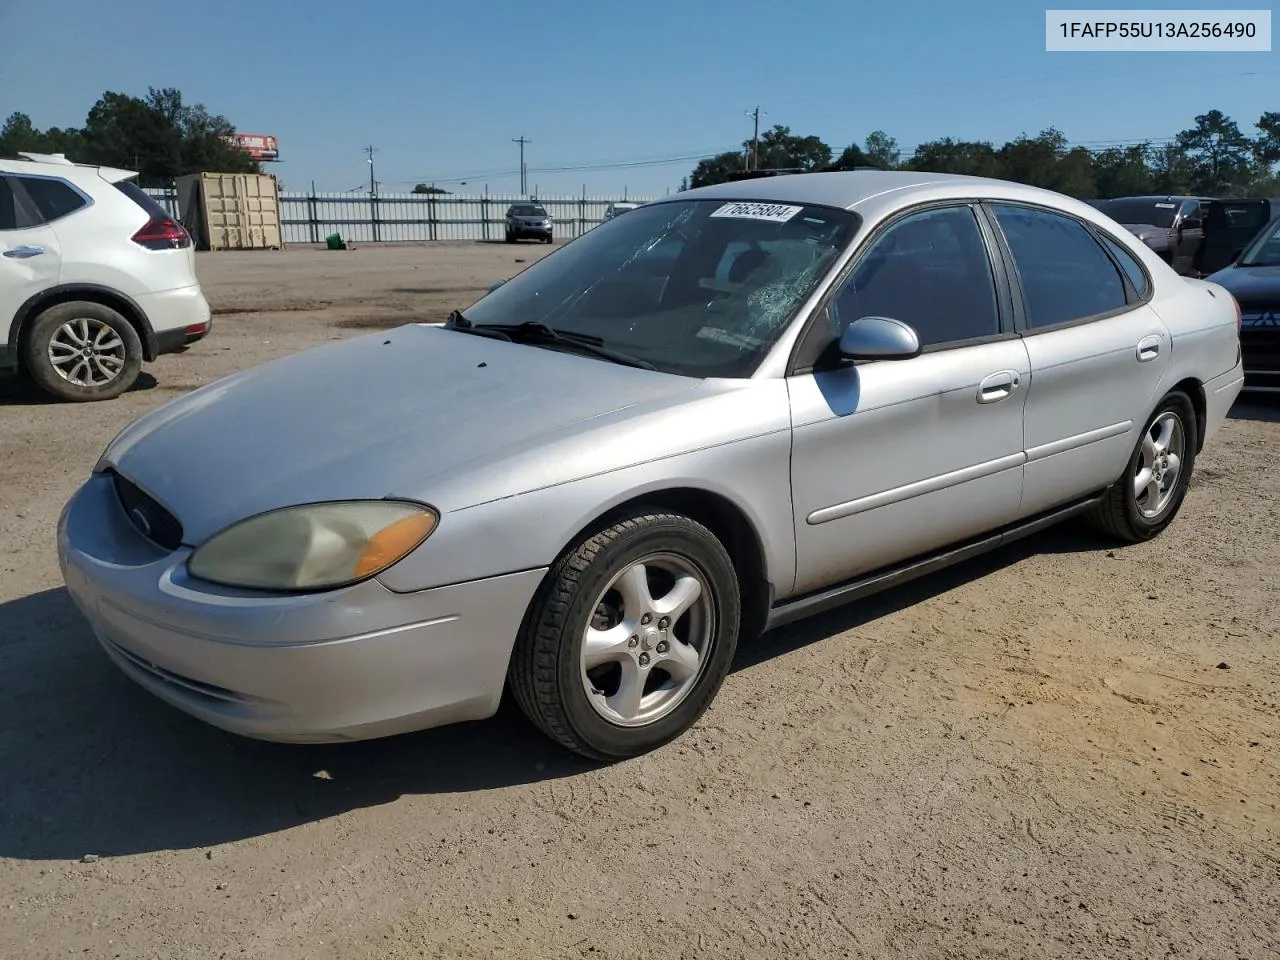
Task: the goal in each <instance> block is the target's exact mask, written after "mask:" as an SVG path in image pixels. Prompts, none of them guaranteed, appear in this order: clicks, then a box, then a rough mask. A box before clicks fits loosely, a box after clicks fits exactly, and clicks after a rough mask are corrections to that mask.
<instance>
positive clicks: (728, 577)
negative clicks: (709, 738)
mask: <svg viewBox="0 0 1280 960" xmlns="http://www.w3.org/2000/svg"><path fill="white" fill-rule="evenodd" d="M740 616H741V598H740V596H739V591H738V578H737V574H736V573H735V571H734V568H733V562H732V561H731V560H730V558H729V554H728V553H727V552H726V550H725V548H724V546H723V545H722V544H721V543H720V541H719V540H717V539H716V537H715V536H714V535H713V534H712V533H711V531H709V530H708V529H707V528H706V527H704V526H702V525H701V524H699V523H696V522H695V521H693V520H691V519H689V518H688V517H685V516H681V515H679V514H671V513H665V512H661V511H657V510H649V511H645V510H641V511H637V512H635V513H632V514H630V515H627V516H624V517H623V518H622V519H620V520H618V521H617V522H616V523H613V524H611V525H610V526H608V527H606V528H604V529H603V530H600V531H598V532H596V533H593V534H591V535H589V536H587V537H585V538H584V539H583V540H582V541H581V542H579V543H577V544H574V545H573V546H571V547H570V548H569V549H568V550H566V551H565V552H564V553H563V554H562V555H561V557H560V559H559V560H557V561H556V563H555V564H554V565H553V566H552V568H551V570H550V571H548V573H547V579H546V581H545V583H544V584H543V587H542V589H541V590H540V591H539V593H538V595H537V597H535V599H534V602H533V604H532V605H531V607H530V609H529V613H528V615H527V616H526V618H525V624H524V627H523V629H522V631H521V636H520V639H519V641H518V642H517V644H516V648H515V651H514V652H513V655H512V659H511V666H510V670H509V674H508V680H509V683H510V687H511V691H512V693H513V694H514V696H515V699H516V702H517V703H519V705H520V708H521V710H523V711H524V713H525V715H526V716H527V717H528V718H529V719H530V720H531V721H532V722H533V724H534V725H535V726H537V727H538V728H539V729H541V730H542V731H543V733H545V734H546V735H547V736H549V737H550V738H551V739H553V740H555V741H556V742H558V743H559V744H561V745H562V746H564V747H566V748H567V749H569V750H571V751H573V752H575V753H578V754H581V755H582V756H584V757H588V758H591V759H595V760H621V759H624V758H627V757H634V756H637V755H639V754H642V753H646V752H648V751H650V750H654V749H656V748H657V747H660V746H662V745H663V744H665V743H668V742H669V741H671V740H674V739H675V738H676V737H678V736H680V735H681V734H683V733H684V732H685V731H686V730H688V729H689V728H690V727H691V726H693V724H694V723H696V722H697V720H698V718H699V717H701V716H702V714H703V712H704V711H705V710H706V709H707V707H708V706H709V705H710V703H711V700H712V698H713V697H715V695H716V693H717V692H718V691H719V689H720V686H721V685H722V684H723V682H724V678H725V675H726V674H727V673H728V671H729V664H730V663H731V661H732V660H733V654H734V651H735V649H736V647H737V642H738V630H739V621H740Z"/></svg>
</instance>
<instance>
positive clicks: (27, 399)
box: [0, 371, 158, 407]
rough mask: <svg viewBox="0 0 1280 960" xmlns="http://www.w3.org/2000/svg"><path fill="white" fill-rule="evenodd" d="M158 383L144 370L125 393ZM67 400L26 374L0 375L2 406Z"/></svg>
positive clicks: (139, 390) (152, 386) (39, 405)
mask: <svg viewBox="0 0 1280 960" xmlns="http://www.w3.org/2000/svg"><path fill="white" fill-rule="evenodd" d="M157 383H158V381H157V380H156V378H155V377H153V376H152V375H151V374H149V373H147V372H146V371H143V372H142V373H140V374H138V379H137V380H135V381H134V384H133V386H131V387H130V388H129V389H128V390H126V391H125V393H139V392H142V391H145V390H153V389H155V387H156V385H157ZM65 402H66V401H64V400H59V399H57V398H56V397H52V396H50V395H49V394H47V393H45V392H44V391H43V390H41V389H40V388H39V387H37V386H36V385H35V384H34V383H32V382H31V381H30V380H28V379H27V378H26V377H24V376H19V375H17V374H4V375H0V407H42V406H46V405H51V404H59V403H65Z"/></svg>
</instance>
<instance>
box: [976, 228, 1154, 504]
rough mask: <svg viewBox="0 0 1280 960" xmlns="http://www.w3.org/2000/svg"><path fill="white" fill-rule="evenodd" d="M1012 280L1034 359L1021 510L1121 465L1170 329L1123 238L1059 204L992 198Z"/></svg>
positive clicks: (1067, 496)
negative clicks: (1155, 307) (1062, 210)
mask: <svg viewBox="0 0 1280 960" xmlns="http://www.w3.org/2000/svg"><path fill="white" fill-rule="evenodd" d="M988 209H989V210H990V212H991V214H992V219H993V220H994V221H995V223H996V224H997V225H998V227H999V229H1000V234H1001V236H1002V238H1003V240H1004V244H1005V253H1006V256H1008V257H1009V259H1010V261H1011V266H1010V272H1011V274H1012V275H1013V276H1014V278H1015V280H1016V284H1017V286H1018V287H1020V296H1018V297H1016V298H1015V307H1016V308H1017V325H1018V329H1019V330H1020V331H1021V332H1022V336H1023V342H1024V343H1025V344H1026V347H1027V353H1028V356H1029V357H1030V361H1031V377H1030V382H1029V384H1028V385H1027V396H1026V410H1025V415H1024V418H1023V419H1024V424H1025V439H1024V443H1025V445H1026V446H1025V452H1026V458H1027V461H1026V468H1025V478H1024V488H1023V498H1022V508H1021V513H1020V516H1022V517H1030V516H1033V515H1035V514H1037V513H1041V512H1043V511H1045V510H1048V509H1051V508H1053V507H1055V506H1060V505H1063V504H1066V503H1068V502H1069V501H1071V500H1074V499H1077V498H1079V497H1082V496H1084V495H1086V494H1089V493H1092V492H1094V491H1096V490H1100V489H1101V488H1103V487H1105V486H1107V485H1108V484H1111V483H1113V482H1114V481H1115V480H1116V478H1117V477H1119V476H1120V474H1121V472H1122V471H1123V469H1124V466H1125V464H1126V463H1127V462H1128V458H1129V456H1130V454H1131V452H1132V450H1133V448H1134V444H1135V443H1136V442H1137V437H1138V434H1139V432H1140V431H1141V430H1142V428H1143V426H1144V425H1145V423H1146V419H1147V417H1148V415H1149V414H1150V412H1151V410H1152V408H1153V406H1154V405H1155V402H1156V400H1157V399H1158V394H1159V391H1160V389H1161V381H1162V378H1163V376H1164V372H1165V370H1166V368H1167V366H1168V363H1169V352H1170V347H1171V344H1172V340H1171V337H1170V334H1169V331H1168V329H1167V328H1166V327H1165V325H1164V323H1163V321H1161V319H1160V317H1159V316H1157V315H1156V313H1155V311H1154V310H1152V309H1151V307H1150V306H1149V305H1148V301H1149V299H1150V297H1151V292H1152V285H1151V279H1150V277H1149V276H1148V275H1147V273H1146V271H1145V270H1144V269H1143V267H1142V265H1141V264H1140V263H1139V262H1138V260H1137V259H1136V258H1135V257H1134V256H1133V255H1132V254H1130V253H1128V252H1127V251H1126V250H1125V249H1124V246H1123V245H1122V244H1120V243H1119V242H1117V241H1116V240H1115V239H1114V238H1112V237H1109V236H1107V235H1106V234H1105V233H1103V232H1102V231H1101V230H1096V231H1095V229H1093V228H1091V227H1090V226H1086V225H1085V224H1084V222H1083V221H1080V220H1077V219H1076V218H1074V217H1071V216H1068V215H1067V214H1064V213H1060V212H1058V211H1051V210H1046V209H1044V208H1040V207H1035V206H1031V205H1023V204H1014V203H991V204H989V205H988Z"/></svg>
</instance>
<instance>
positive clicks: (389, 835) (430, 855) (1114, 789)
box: [0, 243, 1280, 960]
mask: <svg viewBox="0 0 1280 960" xmlns="http://www.w3.org/2000/svg"><path fill="white" fill-rule="evenodd" d="M550 249H551V248H549V247H543V246H540V245H536V244H530V245H523V246H520V247H516V248H513V247H509V246H505V245H503V244H466V243H460V244H450V245H446V244H442V245H438V246H432V247H427V246H405V247H387V248H380V249H374V248H371V247H365V248H361V249H358V250H355V251H350V252H329V251H319V250H306V249H297V250H289V251H287V252H284V253H253V254H247V253H221V254H202V255H200V258H199V271H200V275H201V278H202V280H203V282H204V284H205V287H206V290H207V292H208V295H209V298H210V301H211V302H212V303H213V306H214V309H215V312H216V314H217V316H216V319H215V327H214V331H213V333H212V334H211V336H210V337H209V338H208V339H207V340H205V341H204V342H202V343H200V344H197V345H196V346H195V347H193V348H192V349H191V350H189V351H188V352H187V353H186V354H183V355H180V356H172V357H166V358H162V359H161V360H160V361H159V362H157V363H154V364H149V365H148V366H147V367H146V368H145V369H146V374H144V379H143V382H142V383H141V384H140V386H139V388H138V389H136V390H134V391H132V392H131V393H129V394H127V395H125V396H124V397H122V398H121V399H119V400H117V401H114V402H109V403H104V404H94V405H81V406H69V405H55V404H48V403H44V402H43V401H41V400H39V399H38V398H36V397H33V396H30V395H29V394H27V393H25V392H24V391H23V390H22V389H21V388H20V387H19V386H18V385H17V384H15V383H13V382H9V383H5V384H2V385H0V450H2V451H3V454H2V455H0V508H2V509H0V691H2V695H0V777H2V779H0V957H4V958H14V960H18V958H24V960H25V958H43V957H68V956H77V957H82V956H83V957H104V958H115V957H122V958H128V960H142V958H152V957H156V958H160V957H165V958H173V957H183V958H185V957H192V958H201V960H204V958H217V957H262V958H273V960H276V958H285V960H290V958H308V960H311V958H318V957H342V958H366V957H367V958H386V960H399V958H407V957H423V956H425V957H436V956H439V957H475V958H481V957H483V958H490V957H511V958H521V960H526V958H532V957H606V958H638V957H650V956H653V957H658V956H661V957H664V958H666V957H670V958H674V957H708V958H719V957H726V958H727V957H744V958H745V957H751V958H761V957H779V958H782V957H786V958H793V957H801V956H803V957H814V958H827V957H874V958H885V957H926V958H971V957H974V958H976V957H1011V958H1042V957H1063V958H1066V957H1071V958H1081V957H1085V958H1089V960H1100V958H1110V957H1141V958H1154V957H1166V956H1179V957H1197V958H1219V957H1221V958H1236V957H1247V958H1255V957H1256V958H1264V957H1269V958H1273V957H1275V956H1276V953H1277V950H1280V846H1278V845H1277V841H1278V840H1280V813H1278V812H1277V798H1278V796H1280V782H1277V778H1278V775H1280V754H1278V753H1277V750H1278V749H1280V646H1278V640H1280V615H1278V614H1277V610H1278V609H1280V576H1277V573H1276V571H1277V570H1278V569H1280V536H1278V533H1280V471H1277V470H1276V469H1275V464H1276V462H1277V456H1278V455H1280V405H1278V404H1276V403H1274V402H1272V403H1248V404H1246V403H1242V404H1241V405H1239V406H1238V407H1237V409H1236V410H1235V411H1233V415H1232V418H1231V419H1230V420H1229V421H1228V423H1227V425H1226V427H1225V428H1224V429H1223V431H1222V433H1221V434H1219V435H1218V437H1217V438H1216V440H1215V441H1214V443H1213V444H1212V446H1211V448H1210V449H1209V450H1208V451H1207V453H1206V454H1205V455H1204V456H1203V457H1202V458H1201V459H1200V461H1199V463H1198V464H1197V470H1196V475H1195V480H1194V482H1193V484H1192V489H1191V491H1190V494H1189V496H1188V499H1187V501H1186V505H1185V507H1184V508H1183V512H1182V514H1181V516H1180V517H1179V519H1178V520H1177V521H1176V522H1175V524H1174V526H1173V527H1172V528H1171V529H1170V530H1169V531H1168V532H1167V533H1166V534H1165V535H1164V536H1162V537H1160V538H1158V539H1157V541H1155V542H1153V543H1150V544H1146V545H1143V546H1138V547H1130V548H1124V549H1112V548H1111V547H1110V545H1108V544H1106V543H1103V542H1101V541H1099V540H1097V539H1096V538H1094V537H1093V536H1092V535H1090V534H1088V533H1084V532H1081V531H1079V530H1077V529H1073V528H1072V529H1061V530H1056V531H1052V532H1050V533H1048V534H1046V535H1042V536H1039V537H1035V538H1032V539H1030V540H1028V541H1024V542H1022V543H1020V544H1018V545H1016V546H1014V547H1013V548H1011V549H1008V550H1006V551H1004V552H1002V553H999V554H996V555H992V556H988V557H986V558H983V559H982V560H979V561H976V562H972V563H969V564H966V565H964V566H962V567H959V568H956V569H953V570H951V571H948V572H946V573H944V574H941V575H938V576H934V577H931V578H928V579H926V580H924V581H920V582H918V583H916V584H913V585H910V586H908V587H905V588H902V589H899V590H896V591H894V592H892V593H889V594H887V595H883V596H881V597H878V598H876V599H873V600H871V601H870V602H864V603H862V604H859V605H857V606H854V607H851V608H847V609H844V610H840V611H836V612H833V613H831V614H828V615H825V616H822V617H820V618H817V619H814V620H811V621H808V622H804V623H800V624H796V625H793V626H791V627H788V628H784V629H782V630H780V631H777V632H775V633H772V634H769V635H767V636H765V637H764V638H763V639H761V640H760V641H759V642H757V643H755V644H753V645H750V646H747V647H746V648H744V649H743V650H742V651H741V653H740V655H739V661H738V664H737V668H736V670H735V672H734V673H733V674H731V676H730V678H729V680H728V681H727V683H726V685H725V687H724V689H723V692H722V693H721V695H720V697H719V699H718V700H717V703H716V704H715V706H714V707H713V709H712V710H711V711H710V712H709V713H708V714H707V716H706V717H705V718H704V720H703V721H702V722H701V723H700V724H699V726H698V727H697V728H696V729H695V730H694V731H692V732H691V734H689V735H687V736H685V737H684V738H683V739H681V740H679V741H678V742H676V743H674V744H672V745H671V746H669V747H668V748H666V749H664V750H661V751H659V752H657V753H655V754H652V755H650V756H647V757H644V758H641V759H639V760H635V761H633V762H629V763H623V764H620V765H617V766H612V767H596V766H592V765H590V764H587V763H585V762H582V761H579V760H577V759H574V758H571V757H569V756H567V755H566V754H563V753H561V752H560V751H559V750H558V749H557V748H555V747H553V746H551V745H550V744H549V743H548V742H546V741H544V740H543V739H541V738H540V737H539V736H538V735H536V734H534V733H533V732H532V731H531V730H530V729H529V728H528V727H527V726H526V725H525V723H524V721H523V719H522V718H521V717H520V716H519V714H518V712H517V711H516V710H515V709H514V707H512V706H511V705H506V706H504V708H503V709H502V711H501V712H500V714H499V716H498V717H496V718H495V719H493V720H491V721H487V722H484V723H479V724H472V725H466V726H461V727H454V728H446V729H442V730H436V731H430V732H427V733H423V734H417V735H412V736H406V737H401V738H396V739H393V740H387V741H381V742H374V743H364V744H355V745H348V746H341V747H281V746H275V745H270V744H261V743H256V742H252V741H248V740H243V739H237V738H235V737H232V736H230V735H224V734H222V733H220V732H218V731H215V730H213V729H211V728H208V727H206V726H204V725H203V724H201V723H199V722H197V721H195V720H192V719H188V718H187V717H186V716H184V715H182V714H180V713H178V712H177V711H175V710H172V709H170V708H168V707H166V706H164V705H163V704H161V703H159V702H158V701H156V700H154V699H153V698H151V697H150V696H149V695H147V694H146V693H144V692H143V691H141V690H139V689H137V688H135V687H134V686H133V685H132V684H131V683H130V682H128V681H127V680H125V679H124V678H123V677H122V676H121V675H120V674H119V673H118V672H117V671H116V670H115V669H114V668H113V667H112V666H111V665H110V664H109V663H108V662H107V660H106V658H105V657H104V656H103V655H102V654H101V653H100V652H99V650H98V649H97V648H96V646H95V644H94V643H93V641H92V638H91V636H90V634H89V631H88V630H87V628H86V627H85V625H84V624H83V622H82V621H81V619H80V618H79V615H78V614H77V613H76V611H75V610H74V608H73V607H72V605H71V603H70V601H69V600H68V598H67V596H66V594H65V592H64V591H63V590H62V589H61V581H60V578H59V574H58V567H57V561H56V557H55V554H54V547H53V531H54V524H55V521H56V518H57V515H58V512H59V510H60V509H61V507H62V504H63V503H64V502H65V501H66V499H67V498H68V497H69V496H70V495H71V493H72V492H73V490H74V489H75V487H76V486H77V485H78V484H79V483H80V482H81V480H82V479H83V477H84V476H85V474H86V473H87V472H88V471H89V469H90V468H91V466H92V465H93V462H94V460H95V459H96V458H97V456H98V454H99V453H100V452H101V450H102V448H103V447H104V446H105V445H106V443H107V442H108V441H109V440H110V439H111V437H112V436H114V435H115V433H116V431H118V430H119V429H120V428H122V427H123V426H124V425H125V424H126V423H127V422H129V421H130V420H132V419H134V418H135V417H136V416H138V415H140V414H141V413H143V412H144V411H146V410H149V409H151V408H153V407H155V406H156V405H158V404H161V403H164V402H165V401H167V400H170V399H172V398H173V397H176V396H178V395H180V394H182V393H183V392H185V391H187V390H190V389H192V388H193V387H196V386H198V385H200V384H202V383H207V382H208V381H209V380H211V379H214V378H216V377H219V376H222V375H224V374H227V373H231V372H232V371H235V370H239V369H242V368H244V367H247V366H250V365H253V364H257V363H261V362H263V361H265V360H268V359H271V358H274V357H277V356H281V355H283V354H287V353H290V352H293V351H296V350H300V349H303V348H305V347H307V346H310V345H313V344H316V343H319V342H323V341H325V340H329V339H333V338H340V337H348V336H357V335H361V334H363V333H367V332H368V329H369V328H377V327H387V326H394V325H397V324H400V323H403V322H406V321H410V320H416V319H428V320H438V319H443V317H444V316H445V314H446V313H447V312H448V310H449V309H450V308H452V307H454V306H465V305H466V304H467V303H469V302H471V301H472V300H473V299H475V297H476V296H477V295H478V293H479V292H480V290H482V289H483V288H484V287H485V286H487V285H488V284H489V283H490V282H491V281H493V280H494V279H497V278H499V277H504V276H509V275H510V274H511V273H512V272H514V271H515V270H517V269H519V268H520V265H519V263H513V260H515V259H516V258H520V259H521V260H525V261H529V262H531V261H532V260H534V259H536V258H538V257H540V256H543V255H544V254H545V253H547V252H548V251H549V250H550ZM356 400H357V398H353V402H354V401H356Z"/></svg>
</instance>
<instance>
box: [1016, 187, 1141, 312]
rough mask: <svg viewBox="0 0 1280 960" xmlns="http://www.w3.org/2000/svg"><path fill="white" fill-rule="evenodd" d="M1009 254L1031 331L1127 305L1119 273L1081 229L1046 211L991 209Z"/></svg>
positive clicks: (1028, 208)
mask: <svg viewBox="0 0 1280 960" xmlns="http://www.w3.org/2000/svg"><path fill="white" fill-rule="evenodd" d="M992 211H993V212H994V213H995V216H996V221H997V222H998V223H999V224H1000V229H1001V230H1002V231H1003V232H1004V235H1005V239H1006V240H1007V241H1008V243H1009V249H1010V251H1011V252H1012V253H1013V262H1014V265H1015V266H1016V267H1017V269H1018V279H1019V280H1020V281H1021V283H1022V295H1023V298H1024V299H1025V301H1026V308H1027V325H1028V326H1030V327H1031V328H1032V329H1037V328H1040V327H1051V326H1054V325H1055V324H1059V323H1068V322H1070V321H1072V320H1084V319H1087V318H1089V317H1096V316H1098V315H1099V314H1103V313H1109V312H1111V311H1114V310H1120V309H1122V308H1123V307H1125V306H1126V305H1127V304H1128V298H1127V297H1126V296H1125V288H1124V281H1123V280H1122V279H1121V278H1120V271H1119V270H1117V269H1116V265H1115V264H1114V263H1112V262H1111V258H1110V257H1108V256H1107V254H1106V251H1104V250H1103V249H1102V247H1100V246H1099V245H1098V241H1097V240H1095V239H1094V238H1093V234H1091V233H1090V232H1089V231H1088V230H1087V229H1085V227H1084V225H1083V224H1082V223H1080V222H1079V221H1078V220H1075V219H1073V218H1072V217H1068V216H1064V215H1062V214H1059V213H1051V212H1049V211H1048V210H1036V209H1032V208H1030V207H1017V206H1011V205H1007V204H992Z"/></svg>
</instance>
